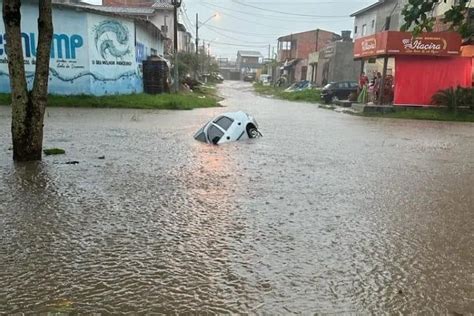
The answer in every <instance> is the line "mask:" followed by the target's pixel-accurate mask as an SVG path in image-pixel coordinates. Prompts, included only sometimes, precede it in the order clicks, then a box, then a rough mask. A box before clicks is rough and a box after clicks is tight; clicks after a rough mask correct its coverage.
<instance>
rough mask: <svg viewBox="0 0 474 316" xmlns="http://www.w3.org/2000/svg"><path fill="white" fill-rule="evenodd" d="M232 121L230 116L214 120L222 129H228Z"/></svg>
mask: <svg viewBox="0 0 474 316" xmlns="http://www.w3.org/2000/svg"><path fill="white" fill-rule="evenodd" d="M233 122H234V120H233V119H231V118H228V117H227V116H223V117H220V118H218V119H217V120H215V121H214V123H216V124H217V125H219V126H220V127H222V128H223V129H224V130H228V129H229V127H230V126H231V125H232V123H233Z"/></svg>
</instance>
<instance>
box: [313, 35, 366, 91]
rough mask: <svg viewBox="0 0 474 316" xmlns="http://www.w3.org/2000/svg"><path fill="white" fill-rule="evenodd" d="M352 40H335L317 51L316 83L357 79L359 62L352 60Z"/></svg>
mask: <svg viewBox="0 0 474 316" xmlns="http://www.w3.org/2000/svg"><path fill="white" fill-rule="evenodd" d="M353 50H354V43H353V42H336V43H334V44H332V45H330V46H328V47H326V48H325V49H323V50H321V51H320V53H319V62H318V68H317V76H316V80H315V82H316V84H317V85H319V86H321V85H323V81H324V79H326V82H331V81H343V80H353V81H357V80H358V77H359V72H360V67H361V65H360V62H359V61H354V57H353Z"/></svg>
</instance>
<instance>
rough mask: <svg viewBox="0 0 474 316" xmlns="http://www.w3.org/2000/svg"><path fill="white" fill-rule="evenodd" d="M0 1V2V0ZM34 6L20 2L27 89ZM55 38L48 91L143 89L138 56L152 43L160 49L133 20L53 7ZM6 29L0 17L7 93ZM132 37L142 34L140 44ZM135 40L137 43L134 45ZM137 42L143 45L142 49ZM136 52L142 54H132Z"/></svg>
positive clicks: (1, 74)
mask: <svg viewBox="0 0 474 316" xmlns="http://www.w3.org/2000/svg"><path fill="white" fill-rule="evenodd" d="M0 4H1V1H0ZM37 16H38V9H37V6H35V5H32V4H23V6H22V32H23V34H22V37H23V51H24V57H25V70H26V72H27V81H28V84H29V87H30V88H31V86H32V83H33V76H34V69H35V67H34V64H35V61H36V60H35V56H36V45H37V37H38V35H37V34H38V32H37V27H36V21H37ZM53 24H54V38H53V47H52V49H51V59H50V82H49V91H50V93H53V94H66V95H67V94H93V95H107V94H129V93H140V92H142V91H143V80H142V76H141V73H142V72H141V63H142V62H141V61H142V59H146V58H147V57H148V56H149V54H150V52H151V49H152V48H153V47H152V46H153V45H154V46H155V47H154V48H153V49H154V50H157V52H158V53H162V52H163V51H162V44H161V42H160V40H159V39H153V38H150V36H151V35H149V34H147V33H146V32H145V33H146V34H141V32H144V31H145V30H144V29H141V28H140V29H136V26H135V23H134V22H133V21H132V20H128V19H125V18H117V17H112V16H103V15H100V14H95V13H88V12H85V11H75V10H71V9H64V8H58V7H54V10H53ZM4 30H5V28H4V25H3V22H0V92H9V91H10V84H9V75H8V64H7V61H8V54H7V53H8V52H6V51H5V41H6V40H8V39H6V38H5V36H4V34H5V31H4ZM136 33H138V34H137V38H138V37H139V36H140V37H141V38H144V39H146V41H143V42H145V43H139V42H137V41H136V38H135V34H136ZM135 43H137V47H136V46H135ZM139 45H144V48H145V45H146V48H145V49H144V50H143V52H142V51H140V49H139V48H138V47H139ZM137 53H139V54H141V55H140V56H138V58H137Z"/></svg>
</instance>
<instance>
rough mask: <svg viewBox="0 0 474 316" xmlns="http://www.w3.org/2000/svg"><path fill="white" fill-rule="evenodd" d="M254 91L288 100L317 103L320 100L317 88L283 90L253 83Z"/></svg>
mask: <svg viewBox="0 0 474 316" xmlns="http://www.w3.org/2000/svg"><path fill="white" fill-rule="evenodd" d="M253 86H254V89H255V92H257V93H258V94H262V95H272V96H275V97H277V98H278V99H282V100H289V101H304V102H312V103H319V102H321V96H320V90H319V89H306V90H302V91H295V92H285V91H284V89H282V88H277V87H273V86H264V85H262V84H261V83H255V84H254V85H253Z"/></svg>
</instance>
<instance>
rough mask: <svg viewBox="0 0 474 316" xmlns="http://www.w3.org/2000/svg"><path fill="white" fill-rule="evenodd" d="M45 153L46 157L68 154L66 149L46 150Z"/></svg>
mask: <svg viewBox="0 0 474 316" xmlns="http://www.w3.org/2000/svg"><path fill="white" fill-rule="evenodd" d="M43 152H44V154H45V155H46V156H49V155H64V154H65V153H66V151H65V150H64V149H61V148H49V149H44V150H43Z"/></svg>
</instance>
